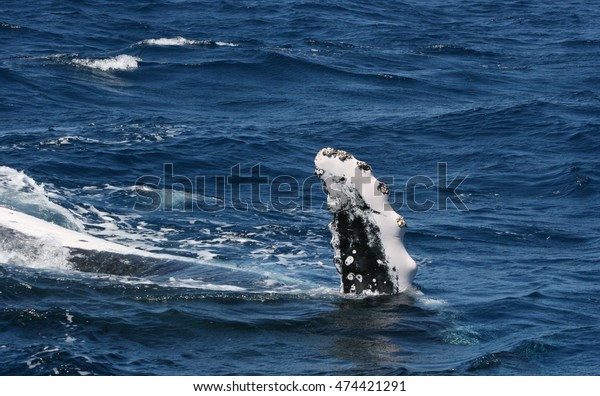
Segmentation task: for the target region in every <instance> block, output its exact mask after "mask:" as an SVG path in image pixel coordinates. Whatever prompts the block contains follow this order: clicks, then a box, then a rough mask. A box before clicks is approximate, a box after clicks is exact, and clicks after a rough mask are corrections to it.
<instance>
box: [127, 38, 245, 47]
mask: <svg viewBox="0 0 600 396" xmlns="http://www.w3.org/2000/svg"><path fill="white" fill-rule="evenodd" d="M136 44H137V45H146V46H156V47H176V46H192V45H216V46H219V47H237V46H238V44H236V43H230V42H227V41H209V40H191V39H187V38H185V37H181V36H177V37H161V38H151V39H146V40H142V41H138V42H137V43H136Z"/></svg>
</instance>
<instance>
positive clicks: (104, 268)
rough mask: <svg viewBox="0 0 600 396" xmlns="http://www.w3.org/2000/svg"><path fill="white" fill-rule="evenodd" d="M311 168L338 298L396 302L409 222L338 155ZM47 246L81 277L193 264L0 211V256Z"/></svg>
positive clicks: (408, 277)
mask: <svg viewBox="0 0 600 396" xmlns="http://www.w3.org/2000/svg"><path fill="white" fill-rule="evenodd" d="M315 166H316V170H315V172H316V174H317V175H318V176H319V178H320V179H321V180H322V182H323V184H324V187H325V191H326V193H327V203H328V208H329V211H330V212H331V213H332V214H333V220H332V222H331V223H330V224H329V229H330V231H331V233H332V239H331V246H332V247H333V255H334V257H333V261H334V263H335V267H336V268H337V271H338V272H339V273H340V275H341V285H340V291H341V292H342V293H350V294H362V293H364V294H369V293H373V294H394V293H401V292H403V291H404V290H406V289H407V288H408V287H409V286H410V284H411V282H412V279H413V277H414V275H415V272H416V264H415V261H414V260H413V259H412V258H411V257H410V255H409V254H408V253H407V251H406V249H405V248H404V244H403V237H404V233H405V230H406V222H405V221H404V218H403V217H402V216H400V215H399V214H398V213H396V212H395V211H394V210H393V209H392V207H391V206H390V204H389V200H388V196H389V190H388V188H387V186H386V185H385V184H384V183H382V182H380V181H378V180H377V179H376V178H375V177H374V176H373V174H372V171H371V167H370V166H369V165H367V164H366V163H365V162H362V161H359V160H357V159H356V158H354V156H353V155H352V154H350V153H347V152H345V151H342V150H334V149H331V148H325V149H322V150H321V151H319V153H318V154H317V156H316V158H315ZM48 244H50V245H51V246H52V248H53V251H52V255H59V256H61V257H62V258H64V261H65V262H67V263H68V266H69V267H70V268H72V269H76V270H79V271H85V272H93V273H105V274H112V275H129V276H147V275H153V274H156V273H160V272H162V271H164V270H165V269H166V268H167V267H168V270H177V269H180V268H183V267H185V266H186V265H189V264H190V263H189V259H188V260H185V259H184V258H183V257H181V258H180V257H175V256H172V255H167V254H159V253H153V252H149V251H145V250H140V249H136V248H133V247H129V246H125V245H121V244H118V243H113V242H109V241H106V240H103V239H100V238H97V237H94V236H92V235H89V234H87V233H85V232H81V231H75V230H71V229H67V228H64V227H61V226H59V225H57V224H54V223H51V222H48V221H45V220H43V219H40V218H37V217H34V216H31V215H29V214H26V213H22V212H20V211H18V210H15V209H12V208H8V207H4V206H0V251H5V252H6V251H13V252H14V251H20V252H27V253H28V254H29V255H30V256H31V255H34V256H35V255H36V251H35V250H36V249H37V247H38V246H40V245H42V246H44V245H48Z"/></svg>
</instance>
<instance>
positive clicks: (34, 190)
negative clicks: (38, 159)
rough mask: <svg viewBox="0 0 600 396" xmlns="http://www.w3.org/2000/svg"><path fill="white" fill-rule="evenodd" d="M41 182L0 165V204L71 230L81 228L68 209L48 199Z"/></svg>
mask: <svg viewBox="0 0 600 396" xmlns="http://www.w3.org/2000/svg"><path fill="white" fill-rule="evenodd" d="M51 196H52V194H51V193H48V192H47V191H46V189H45V186H44V185H43V184H38V183H36V182H35V180H33V179H32V178H30V177H29V176H27V175H26V174H25V173H23V172H22V171H17V170H16V169H13V168H9V167H7V166H0V205H4V206H8V207H12V208H15V209H17V210H19V211H21V212H24V213H27V214H31V215H34V216H38V217H41V218H43V219H44V220H48V221H50V222H53V223H56V224H58V225H60V226H62V227H66V228H69V229H71V230H77V231H80V230H82V229H83V224H82V222H81V221H80V220H79V219H77V218H76V217H75V216H74V215H73V214H72V213H71V212H70V211H68V210H67V209H65V208H63V207H62V206H60V205H57V204H55V203H54V202H52V201H50V198H49V197H51Z"/></svg>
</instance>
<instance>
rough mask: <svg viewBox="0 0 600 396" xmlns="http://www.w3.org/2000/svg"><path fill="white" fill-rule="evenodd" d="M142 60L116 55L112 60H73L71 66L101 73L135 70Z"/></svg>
mask: <svg viewBox="0 0 600 396" xmlns="http://www.w3.org/2000/svg"><path fill="white" fill-rule="evenodd" d="M141 60H142V59H140V58H138V57H135V56H131V55H118V56H115V57H112V58H102V59H92V58H81V59H73V60H72V61H71V63H72V64H74V65H76V66H83V67H89V68H91V69H97V70H102V71H112V70H135V69H137V68H138V62H140V61H141Z"/></svg>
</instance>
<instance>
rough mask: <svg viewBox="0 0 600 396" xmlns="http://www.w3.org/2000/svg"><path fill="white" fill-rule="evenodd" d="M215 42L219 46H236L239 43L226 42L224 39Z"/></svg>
mask: <svg viewBox="0 0 600 396" xmlns="http://www.w3.org/2000/svg"><path fill="white" fill-rule="evenodd" d="M215 44H216V45H218V46H219V47H237V46H238V45H239V44H236V43H228V42H225V41H215Z"/></svg>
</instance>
